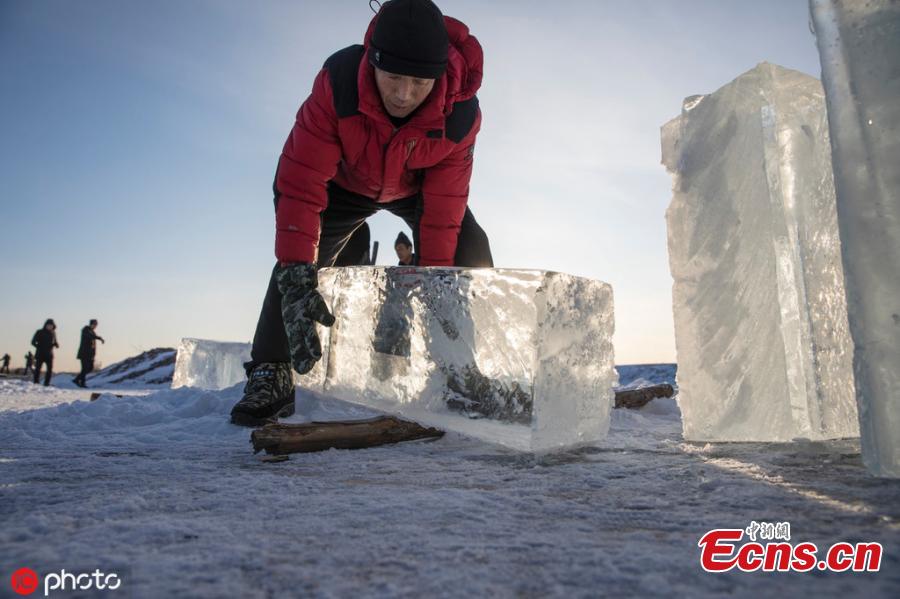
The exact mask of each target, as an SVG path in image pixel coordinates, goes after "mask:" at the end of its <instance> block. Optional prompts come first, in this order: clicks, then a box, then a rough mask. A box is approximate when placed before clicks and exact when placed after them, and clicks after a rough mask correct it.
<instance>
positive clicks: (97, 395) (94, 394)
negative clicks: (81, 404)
mask: <svg viewBox="0 0 900 599" xmlns="http://www.w3.org/2000/svg"><path fill="white" fill-rule="evenodd" d="M102 395H109V394H108V393H97V392H96V391H94V392H93V393H91V401H97V400H98V399H100V396H102ZM116 397H122V396H121V395H116Z"/></svg>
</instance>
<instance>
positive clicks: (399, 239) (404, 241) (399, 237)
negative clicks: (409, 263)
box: [394, 231, 412, 247]
mask: <svg viewBox="0 0 900 599" xmlns="http://www.w3.org/2000/svg"><path fill="white" fill-rule="evenodd" d="M401 243H402V244H403V245H405V246H406V247H412V241H410V240H409V237H407V236H406V233H404V232H403V231H400V234H399V235H397V241H395V242H394V247H397V246H398V245H399V244H401Z"/></svg>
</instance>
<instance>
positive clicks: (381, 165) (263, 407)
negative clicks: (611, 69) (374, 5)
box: [231, 0, 493, 426]
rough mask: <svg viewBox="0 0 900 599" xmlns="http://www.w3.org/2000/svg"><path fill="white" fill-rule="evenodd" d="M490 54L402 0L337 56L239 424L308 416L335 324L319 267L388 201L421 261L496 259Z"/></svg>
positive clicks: (301, 123) (325, 77)
mask: <svg viewBox="0 0 900 599" xmlns="http://www.w3.org/2000/svg"><path fill="white" fill-rule="evenodd" d="M482 63H483V57H482V50H481V46H480V44H479V43H478V40H477V39H476V38H475V37H474V36H473V35H471V34H470V33H469V29H468V27H466V25H464V24H463V23H461V22H460V21H457V20H456V19H453V18H450V17H445V16H444V15H443V14H442V13H441V11H440V9H438V7H437V6H435V4H434V3H432V2H431V1H430V0H389V1H388V2H385V3H384V4H383V5H382V6H381V8H380V10H379V12H378V13H377V14H376V15H375V17H374V18H373V19H372V21H371V23H370V24H369V28H368V31H367V32H366V35H365V38H364V43H363V44H362V45H354V46H349V47H347V48H344V49H343V50H340V51H338V52H337V53H335V54H333V55H332V56H331V57H330V58H328V59H327V60H326V61H325V64H324V66H323V67H322V69H321V71H319V73H318V75H317V76H316V78H315V81H314V83H313V88H312V93H311V95H310V96H309V98H307V100H306V101H305V102H304V103H303V105H302V106H301V107H300V110H299V112H298V113H297V119H296V123H295V124H294V127H293V129H292V131H291V133H290V135H289V136H288V139H287V142H286V143H285V145H284V149H283V152H282V154H281V158H280V160H279V163H278V169H277V171H276V175H275V184H274V192H275V223H276V234H275V256H276V258H277V263H276V265H275V267H274V269H273V271H272V275H271V278H270V280H269V285H268V289H267V291H266V296H265V299H264V301H263V307H262V310H261V313H260V317H259V321H258V323H257V327H256V333H255V335H254V338H253V347H252V350H251V359H250V361H249V362H247V363H246V364H245V368H246V371H247V378H248V381H247V384H246V386H245V388H244V396H243V398H242V399H241V400H240V401H239V402H238V403H237V404H236V405H235V406H234V407H233V409H232V412H231V420H232V422H234V423H235V424H241V425H245V426H257V425H259V424H262V423H264V422H265V421H266V420H268V419H271V418H273V417H278V416H287V415H290V414H292V413H293V412H294V384H293V379H292V373H291V368H292V367H293V369H294V370H296V371H297V372H299V373H301V374H303V373H306V372H309V370H310V369H312V367H313V365H314V364H315V363H316V361H317V360H319V358H321V346H320V342H319V339H318V335H317V333H316V329H315V326H316V322H319V323H321V324H323V325H325V326H331V325H332V324H333V323H334V317H333V316H332V315H331V314H330V313H329V311H328V308H327V307H326V305H325V302H324V300H323V299H322V296H321V295H320V294H319V292H318V290H317V289H316V287H317V277H316V271H317V268H319V267H325V266H331V265H333V263H334V261H335V259H336V257H337V256H338V254H339V253H340V251H341V249H342V248H343V247H344V245H345V244H346V243H347V240H348V239H350V237H351V236H352V234H353V232H354V231H355V230H356V229H357V227H359V226H361V225H362V224H363V223H364V222H365V220H366V219H367V218H368V217H369V216H372V215H373V214H375V213H376V212H377V211H379V210H382V209H384V210H388V211H389V212H391V213H392V214H395V215H397V216H399V217H400V218H402V219H403V220H404V221H405V222H406V224H407V225H408V226H409V227H410V228H411V229H412V231H413V239H414V241H415V246H416V249H417V252H418V253H417V256H416V260H417V264H418V265H420V266H470V267H478V266H481V267H485V266H487V267H491V266H493V259H492V256H491V250H490V244H489V242H488V238H487V235H486V234H485V232H484V231H483V230H482V228H481V227H480V226H479V225H478V223H477V222H476V220H475V217H474V216H473V215H472V212H471V210H470V209H469V208H468V206H467V204H468V194H469V180H470V178H471V175H472V168H473V155H474V148H475V138H476V136H477V135H478V131H479V129H480V127H481V111H480V109H479V106H478V99H477V97H476V95H475V94H476V92H477V91H478V89H479V87H480V86H481V78H482Z"/></svg>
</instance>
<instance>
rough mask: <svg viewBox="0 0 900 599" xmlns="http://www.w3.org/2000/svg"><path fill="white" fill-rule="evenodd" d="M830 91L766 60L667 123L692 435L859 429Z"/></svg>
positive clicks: (750, 437) (672, 250)
mask: <svg viewBox="0 0 900 599" xmlns="http://www.w3.org/2000/svg"><path fill="white" fill-rule="evenodd" d="M824 101H825V99H824V94H823V92H822V87H821V85H820V84H819V82H818V81H817V80H816V79H814V78H812V77H809V76H807V75H804V74H802V73H799V72H796V71H791V70H788V69H785V68H782V67H779V66H776V65H772V64H767V63H763V64H760V65H758V66H757V67H756V68H754V69H752V70H750V71H748V72H747V73H745V74H743V75H741V76H740V77H738V78H737V79H735V80H734V81H732V82H731V83H729V84H728V85H726V86H724V87H723V88H721V89H719V90H718V91H717V92H715V93H713V94H710V95H707V96H693V97H691V98H688V99H687V100H685V104H684V107H683V110H682V114H681V116H679V117H677V118H675V119H673V120H672V121H670V122H669V123H667V124H666V125H664V126H663V128H662V161H663V164H665V166H666V168H667V169H668V170H669V171H670V173H671V174H672V177H673V197H672V202H671V204H670V205H669V209H668V211H667V213H666V221H667V224H668V242H669V265H670V268H671V272H672V277H673V279H674V286H673V309H674V316H675V341H676V349H677V354H678V386H679V404H680V406H681V411H682V418H683V427H684V437H685V439H688V440H696V441H789V440H791V439H795V438H805V439H829V438H840V437H852V436H856V435H857V434H858V420H857V416H856V405H855V400H854V387H853V372H852V344H851V341H850V335H849V327H848V324H847V312H846V300H845V297H844V278H843V273H842V268H841V257H840V252H841V248H840V243H839V239H838V230H837V216H836V211H835V196H834V184H833V179H832V174H831V151H830V147H829V141H828V129H827V123H826V119H825V104H824Z"/></svg>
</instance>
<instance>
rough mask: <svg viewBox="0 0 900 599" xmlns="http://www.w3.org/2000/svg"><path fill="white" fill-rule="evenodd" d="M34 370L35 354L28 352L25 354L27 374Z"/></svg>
mask: <svg viewBox="0 0 900 599" xmlns="http://www.w3.org/2000/svg"><path fill="white" fill-rule="evenodd" d="M32 370H34V354H33V353H31V352H28V353H27V354H25V376H28V375H29V374H31V372H32Z"/></svg>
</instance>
